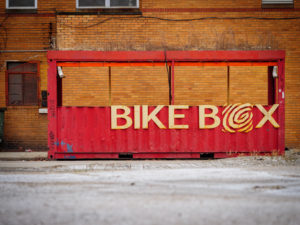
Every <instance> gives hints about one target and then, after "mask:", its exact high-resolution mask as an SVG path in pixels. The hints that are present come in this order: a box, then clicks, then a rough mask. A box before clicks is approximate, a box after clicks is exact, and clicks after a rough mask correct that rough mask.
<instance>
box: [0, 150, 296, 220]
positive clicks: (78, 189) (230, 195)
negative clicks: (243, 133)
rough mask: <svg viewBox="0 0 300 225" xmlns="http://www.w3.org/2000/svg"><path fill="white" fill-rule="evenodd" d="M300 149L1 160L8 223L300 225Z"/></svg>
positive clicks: (1, 206) (0, 216)
mask: <svg viewBox="0 0 300 225" xmlns="http://www.w3.org/2000/svg"><path fill="white" fill-rule="evenodd" d="M299 212H300V150H295V149H294V150H289V151H287V152H286V155H285V157H260V156H253V157H240V158H231V159H218V160H138V161H135V160H132V161H127V160H122V161H117V160H99V161H0V224H5V225H6V224H16V225H17V224H18V225H19V224H24V225H26V224H28V225H29V224H30V225H34V224H57V225H58V224H59V225H64V224H74V225H77V224H78V225H79V224H80V225H81V224H105V225H106V224H108V225H110V224H126V225H127V224H128V225H129V224H139V225H140V224H141V225H143V224H149V225H150V224H161V225H166V224H178V225H182V224H225V225H226V224H243V225H248V224H264V225H267V224H282V225H289V224H295V225H298V224H300V213H299Z"/></svg>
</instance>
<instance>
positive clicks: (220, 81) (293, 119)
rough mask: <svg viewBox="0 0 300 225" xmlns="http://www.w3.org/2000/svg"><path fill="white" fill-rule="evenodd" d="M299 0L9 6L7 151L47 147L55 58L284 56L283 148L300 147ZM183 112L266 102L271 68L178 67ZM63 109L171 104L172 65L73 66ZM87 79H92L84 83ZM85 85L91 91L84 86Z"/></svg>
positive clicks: (4, 43) (1, 28)
mask: <svg viewBox="0 0 300 225" xmlns="http://www.w3.org/2000/svg"><path fill="white" fill-rule="evenodd" d="M299 21H300V1H298V0H294V1H293V0H285V1H284V0H283V1H280V2H279V3H278V2H276V1H272V0H270V1H268V0H253V1H246V0H241V1H234V0H222V1H210V0H207V1H199V0H198V1H196V0H187V1H174V0H173V1H171V0H140V1H138V0H128V1H114V0H106V1H100V0H99V1H88V0H61V1H57V0H48V1H44V0H31V1H30V0H26V1H21V0H6V1H4V0H3V1H1V3H0V87H1V88H0V108H6V111H5V119H4V123H5V126H4V137H3V140H4V141H3V143H2V146H4V147H5V148H6V149H7V148H9V149H19V150H24V149H26V148H31V149H47V124H48V123H47V114H46V113H43V110H40V109H42V108H44V107H46V105H45V93H46V92H45V91H47V68H48V62H47V51H49V50H77V51H81V50H89V51H96V50H97V51H156V50H162V51H165V50H178V51H187V50H278V49H279V50H285V51H286V64H285V77H286V78H285V79H286V80H285V81H286V108H285V115H286V120H285V126H286V128H285V144H286V146H287V147H290V148H294V147H300V112H299V109H300V94H299V90H300V88H299V85H300V75H299V74H300V50H299V47H300V38H299V37H300V26H299ZM175 70H176V73H175V89H174V95H175V102H174V103H175V104H176V105H200V104H212V105H224V104H225V103H236V102H244V103H245V102H247V103H248V102H249V103H252V104H257V103H258V104H263V105H266V104H267V103H268V88H267V83H268V77H267V76H266V74H267V70H268V68H267V67H253V66H248V67H245V66H243V67H239V66H237V67H231V68H230V77H229V78H228V76H227V72H228V71H227V67H219V66H218V67H217V66H190V67H189V66H185V67H178V68H176V69H175ZM63 72H64V75H65V78H64V79H63V81H62V82H63V98H62V99H63V102H62V105H64V106H109V105H145V104H146V105H168V104H169V102H170V96H169V81H168V76H167V75H166V74H167V73H166V68H165V67H126V66H125V67H111V68H110V67H90V68H88V69H87V68H86V67H82V68H81V67H66V68H64V71H63ZM83 74H84V75H83ZM199 74H200V75H201V76H199ZM83 84H84V85H83Z"/></svg>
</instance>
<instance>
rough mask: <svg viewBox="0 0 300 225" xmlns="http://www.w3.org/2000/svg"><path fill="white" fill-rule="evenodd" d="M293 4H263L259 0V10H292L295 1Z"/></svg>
mask: <svg viewBox="0 0 300 225" xmlns="http://www.w3.org/2000/svg"><path fill="white" fill-rule="evenodd" d="M292 1H293V3H288V2H286V3H284V2H263V0H261V8H263V9H268V8H271V9H272V8H281V9H285V8H294V4H295V0H292Z"/></svg>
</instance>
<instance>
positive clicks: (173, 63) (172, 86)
mask: <svg viewBox="0 0 300 225" xmlns="http://www.w3.org/2000/svg"><path fill="white" fill-rule="evenodd" d="M174 66H175V62H174V60H173V61H172V66H171V88H172V101H171V103H172V105H174V102H175V81H174V76H175V75H174V69H175V68H174Z"/></svg>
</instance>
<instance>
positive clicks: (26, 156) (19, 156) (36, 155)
mask: <svg viewBox="0 0 300 225" xmlns="http://www.w3.org/2000/svg"><path fill="white" fill-rule="evenodd" d="M47 156H48V152H0V160H34V159H47Z"/></svg>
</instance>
